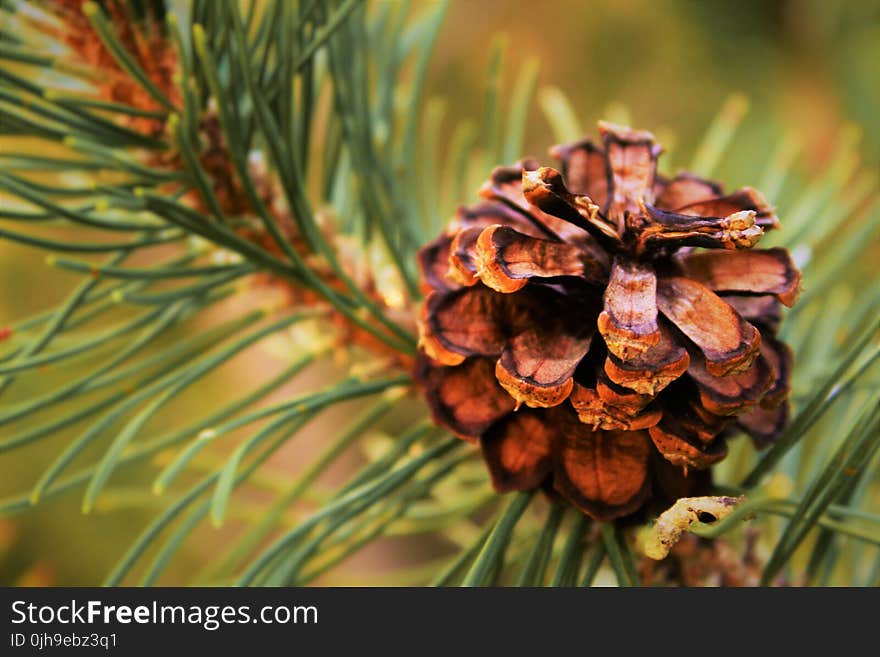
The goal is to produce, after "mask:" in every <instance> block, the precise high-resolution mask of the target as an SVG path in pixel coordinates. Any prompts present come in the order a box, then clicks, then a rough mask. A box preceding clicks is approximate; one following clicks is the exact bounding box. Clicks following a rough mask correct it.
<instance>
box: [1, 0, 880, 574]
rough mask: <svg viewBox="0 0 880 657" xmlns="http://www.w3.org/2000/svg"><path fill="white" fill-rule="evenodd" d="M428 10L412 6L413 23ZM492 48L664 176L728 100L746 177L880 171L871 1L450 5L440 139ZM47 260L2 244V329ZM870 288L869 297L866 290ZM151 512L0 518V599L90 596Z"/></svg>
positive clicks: (533, 133) (204, 543) (54, 298)
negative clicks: (656, 164)
mask: <svg viewBox="0 0 880 657" xmlns="http://www.w3.org/2000/svg"><path fill="white" fill-rule="evenodd" d="M379 1H380V2H392V1H397V0H379ZM430 1H431V0H416V1H415V2H414V3H413V5H414V9H415V10H416V11H418V9H419V5H425V4H429V3H430ZM499 34H501V35H503V38H504V39H505V40H506V54H505V59H504V64H503V68H502V84H503V85H504V86H505V88H506V89H507V90H508V92H509V88H510V86H512V83H513V80H514V79H515V78H516V75H517V72H518V68H519V67H521V66H524V65H526V64H527V62H529V61H536V62H537V63H538V65H539V67H540V69H539V70H540V72H539V77H538V88H539V90H541V89H545V90H546V89H547V88H557V89H559V90H561V91H562V92H564V93H565V94H566V95H567V96H568V98H569V99H570V100H571V101H572V104H573V106H574V108H575V111H576V113H577V118H578V120H579V121H580V122H581V125H582V126H584V127H585V128H590V129H592V126H593V125H594V123H595V121H596V120H597V119H599V118H603V117H607V116H611V117H613V118H620V117H624V118H630V119H631V120H632V122H633V124H634V125H636V126H637V127H642V128H648V129H652V130H654V131H655V132H656V133H657V134H658V135H661V136H662V137H663V138H664V139H665V140H666V141H667V143H668V145H669V146H670V154H669V155H670V157H669V158H665V160H664V163H665V165H666V166H667V167H668V166H671V167H672V168H673V169H675V168H678V167H680V166H684V165H685V164H686V163H687V158H686V157H685V155H686V154H690V153H691V152H692V151H693V148H694V147H695V145H696V143H697V141H698V139H699V138H700V136H701V135H702V134H703V133H704V131H705V129H706V126H707V125H708V124H709V122H710V120H711V118H712V117H713V116H714V115H715V114H716V113H717V112H718V110H719V107H720V106H721V105H722V104H723V102H724V100H725V99H726V98H728V97H730V95H731V94H734V93H741V94H744V95H745V97H747V99H748V101H749V108H750V109H749V114H748V116H747V118H746V119H745V122H744V128H743V129H742V130H741V131H740V132H739V133H738V137H737V139H738V140H739V142H738V144H737V148H736V149H735V153H736V157H740V158H744V159H746V160H747V161H748V162H751V161H752V160H753V161H754V168H755V171H756V172H757V171H760V170H762V168H763V166H764V165H765V164H766V162H767V159H768V158H769V157H770V151H771V150H772V147H773V145H775V144H776V143H777V142H778V140H779V138H780V135H783V134H789V133H790V134H793V135H796V136H797V138H798V141H800V142H801V143H802V144H803V149H802V150H801V151H800V154H799V157H798V160H797V163H796V166H797V168H798V169H800V171H801V173H802V174H803V175H805V176H820V175H821V173H822V170H823V167H824V166H826V165H827V163H828V157H829V154H830V153H831V152H832V151H833V149H834V147H835V144H836V143H837V141H838V140H839V139H840V136H841V134H843V133H844V131H845V130H850V132H849V134H850V135H852V134H853V133H852V128H847V127H846V126H856V128H857V130H858V133H859V136H860V139H861V143H860V150H861V153H862V156H863V162H865V163H867V166H868V167H870V168H871V169H876V165H877V163H878V160H880V120H878V117H880V2H878V1H876V0H850V1H848V2H827V1H825V0H767V1H765V0H737V1H735V2H733V1H730V2H720V1H719V2H708V1H698V0H690V1H689V0H666V1H657V0H590V1H578V0H545V1H544V2H541V3H535V2H534V1H532V0H453V2H452V5H451V7H450V10H449V13H448V15H447V17H446V21H445V25H444V28H443V30H442V31H441V34H440V37H439V40H438V43H437V50H436V53H435V57H434V59H433V62H432V64H431V68H430V70H429V78H428V86H427V97H428V98H429V99H436V100H435V102H436V103H437V104H438V106H442V107H443V109H444V111H445V114H444V116H445V118H444V124H443V125H444V126H446V127H448V128H449V129H451V126H453V125H454V124H455V123H457V122H458V121H461V120H462V119H466V118H469V117H470V118H473V119H475V120H479V117H481V116H482V113H483V111H484V104H485V86H486V75H487V70H488V69H489V59H490V44H492V43H493V39H495V37H496V35H499ZM0 120H2V117H0ZM528 126H529V127H528V132H527V134H526V146H527V148H526V152H527V153H528V154H533V155H536V156H540V157H544V156H545V154H546V148H547V145H548V144H551V143H553V141H554V137H553V131H552V130H551V127H550V125H549V124H548V123H547V121H546V120H545V118H544V115H543V113H542V112H541V110H540V107H539V103H537V102H536V103H534V104H533V107H532V109H531V111H530V114H529V123H528ZM0 147H2V144H0ZM679 154H681V156H679ZM666 170H667V171H668V170H669V169H668V168H667V169H666ZM740 170H744V171H748V167H745V168H742V167H741V168H740ZM729 182H730V183H731V186H735V185H738V184H745V183H748V182H754V181H749V180H747V179H744V180H731V181H729ZM470 200H471V199H469V198H464V199H461V202H469V201H470ZM772 200H773V199H771V201H772ZM0 202H2V200H0ZM782 220H783V223H784V222H785V217H784V216H783V217H782ZM43 258H44V254H43V253H41V252H37V251H34V250H30V249H27V248H25V247H21V246H17V245H13V244H10V243H7V242H2V241H0V327H2V326H5V325H7V324H9V323H11V322H12V321H14V320H15V319H16V318H20V317H24V316H27V315H30V314H32V313H35V312H38V311H40V310H42V309H45V308H47V307H49V306H50V305H54V304H55V303H57V302H58V301H59V300H60V299H62V298H63V296H64V295H65V294H66V293H67V292H68V291H69V290H70V289H71V288H72V286H73V285H75V284H76V282H77V279H76V277H75V276H71V275H65V274H61V273H59V272H57V271H55V270H53V269H52V268H51V267H48V266H44V264H43ZM870 283H871V284H874V285H876V279H874V280H873V281H870ZM270 352H271V350H269V351H267V353H266V354H264V356H263V357H261V358H257V359H254V358H250V359H248V360H246V361H240V360H239V361H233V362H232V363H230V366H229V367H227V368H224V370H223V376H222V377H220V378H219V379H217V378H215V379H212V380H211V381H210V382H208V383H206V384H205V386H203V387H201V388H200V389H199V391H198V394H196V395H193V396H191V397H189V398H187V399H185V400H181V404H179V405H178V406H177V407H176V408H178V409H179V410H178V412H179V413H185V412H186V407H187V405H198V404H202V403H204V402H205V400H208V399H211V398H212V396H213V395H215V394H220V393H221V392H222V391H223V390H225V389H227V388H228V387H229V386H235V385H238V384H239V382H241V381H242V380H243V377H244V378H245V379H246V378H247V377H248V376H249V375H253V374H255V373H256V372H259V373H260V374H261V376H265V372H266V369H267V368H276V369H277V367H278V366H277V365H276V364H273V358H272V354H271V353H270ZM52 376H55V375H54V374H53V375H52ZM61 376H63V375H61ZM311 376H314V377H320V376H322V373H321V372H320V371H317V372H313V373H312V375H311ZM30 385H32V386H33V385H36V384H30ZM34 391H35V388H33V387H32V388H30V392H34ZM28 392H29V390H28V389H24V390H22V391H20V392H19V393H18V394H21V395H26V394H28ZM291 392H292V391H291V390H283V391H279V392H278V395H280V396H283V395H287V394H291ZM343 412H344V411H343ZM167 421H168V420H166V422H167ZM325 422H328V423H330V424H328V425H326V426H325V427H324V428H323V429H322V427H321V426H318V427H317V428H316V429H315V431H313V432H312V433H313V434H314V435H315V436H320V435H321V434H322V432H323V431H324V430H325V429H326V428H327V427H329V426H331V425H332V423H333V418H329V419H326V420H325ZM160 428H161V427H160ZM0 430H2V429H0ZM67 439H69V434H66V435H59V436H57V437H55V438H53V439H52V440H50V441H48V442H45V443H41V444H40V445H39V446H38V447H35V448H33V449H30V450H25V451H15V452H7V453H3V454H0V497H5V496H8V495H12V494H16V493H20V492H21V491H23V490H26V489H27V488H28V486H29V485H31V484H32V483H33V481H34V479H35V478H36V476H38V473H39V472H40V471H41V468H43V467H45V464H46V462H47V458H50V454H54V453H56V452H57V449H58V445H60V444H63V443H64V441H65V440H67ZM301 448H302V449H309V446H308V444H305V445H304V446H302V447H301ZM288 459H289V460H290V461H291V463H285V462H284V461H283V460H282V461H281V462H280V463H278V464H276V466H275V467H276V468H278V471H279V472H280V473H283V471H284V468H285V467H287V466H288V465H289V466H290V467H292V468H293V467H295V464H293V463H292V461H295V459H293V458H292V457H291V456H290V455H288ZM340 467H341V468H345V467H346V464H344V463H343V464H342V465H341V466H340ZM331 476H332V474H331ZM131 481H132V496H136V495H138V493H135V492H134V491H135V490H136V489H137V490H141V491H143V490H144V489H148V486H147V485H145V484H146V483H147V482H148V481H149V479H148V478H147V477H146V476H143V477H139V475H138V474H137V473H136V472H135V473H133V474H132V480H131ZM124 492H125V491H122V492H121V493H120V494H123V493H124ZM123 498H124V495H123ZM159 503H160V502H159V501H157V500H153V501H151V500H150V498H149V494H148V492H147V493H144V494H143V499H142V500H141V499H139V498H138V499H134V497H132V498H131V499H122V500H121V501H120V503H119V505H118V506H116V507H115V508H114V506H113V505H112V504H111V505H110V506H108V507H107V508H104V509H101V510H99V511H100V512H98V513H93V514H91V515H88V516H83V515H81V514H80V513H79V499H78V497H77V496H75V495H73V496H68V497H64V498H62V499H58V500H53V501H51V502H50V503H48V504H46V505H45V506H44V507H42V508H41V510H39V511H38V512H33V513H29V514H26V515H23V516H18V517H15V518H12V519H0V584H17V585H23V584H52V583H55V584H68V585H77V584H93V583H96V582H98V581H100V580H101V578H102V576H103V575H105V574H106V572H107V569H108V564H112V563H113V562H115V561H116V559H118V558H119V556H120V554H121V552H122V550H123V549H124V547H125V545H126V544H127V542H128V541H130V540H132V538H133V537H134V536H135V535H136V534H137V532H138V530H139V528H140V527H141V526H142V525H143V522H144V519H145V518H147V517H148V516H149V515H151V514H152V513H153V512H154V510H155V508H157V507H156V505H157V504H159ZM222 540H223V536H222V534H219V533H217V532H203V533H201V534H197V539H196V540H195V541H194V542H192V543H191V544H189V545H188V546H187V548H186V551H185V553H184V554H183V555H182V559H180V560H179V563H178V564H177V565H176V566H175V569H176V570H177V571H178V572H184V571H185V570H186V569H187V568H188V567H190V566H191V565H192V564H196V563H198V562H199V561H200V560H201V559H203V557H204V555H206V554H210V553H211V552H212V551H213V550H214V549H215V547H216V546H217V545H218V543H219V542H222ZM383 545H384V547H382V548H380V549H379V550H378V551H376V550H374V551H373V552H372V553H368V554H367V555H365V556H364V557H362V558H361V562H360V563H359V565H358V567H359V568H361V569H362V570H363V569H364V568H365V567H369V566H370V565H371V564H373V565H375V566H376V567H377V568H380V567H381V564H382V563H383V561H385V556H387V555H383V553H382V550H386V551H393V552H394V555H395V560H397V561H399V560H400V559H401V558H405V556H406V552H407V546H406V545H395V544H394V543H393V542H392V543H385V544H383ZM171 577H172V579H173V571H172V575H171ZM380 579H381V578H380ZM362 581H364V582H368V579H364V580H362ZM374 583H378V582H374Z"/></svg>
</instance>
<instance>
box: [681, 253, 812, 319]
mask: <svg viewBox="0 0 880 657" xmlns="http://www.w3.org/2000/svg"><path fill="white" fill-rule="evenodd" d="M679 264H680V266H681V270H682V274H683V275H684V276H687V277H688V278H692V279H694V280H697V281H700V282H701V283H702V284H703V285H705V286H706V287H708V288H710V289H712V290H715V291H716V292H750V293H755V294H772V295H774V296H775V297H776V298H777V299H779V301H781V302H782V303H784V304H785V305H786V306H791V305H793V304H794V302H795V301H796V300H797V297H798V293H799V291H800V283H801V273H800V271H799V270H798V268H797V267H796V266H795V264H794V262H792V259H791V256H790V255H789V253H788V251H786V250H785V249H778V248H776V249H755V250H752V251H707V252H703V253H689V254H687V255H685V256H683V257H682V258H680V260H679Z"/></svg>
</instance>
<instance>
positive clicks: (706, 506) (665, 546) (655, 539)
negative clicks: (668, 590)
mask: <svg viewBox="0 0 880 657" xmlns="http://www.w3.org/2000/svg"><path fill="white" fill-rule="evenodd" d="M742 499H743V498H741V497H683V498H681V499H680V500H678V501H676V503H675V504H673V505H672V506H671V507H670V508H668V509H667V510H666V511H664V512H663V513H661V514H660V517H658V518H657V521H656V522H655V523H654V524H653V525H652V526H650V527H646V528H645V529H644V530H643V531H642V532H640V533H639V537H638V543H639V546H640V547H641V549H642V552H643V553H644V555H645V556H646V557H648V558H650V559H655V560H658V561H659V560H660V559H665V558H666V557H667V555H668V554H669V552H670V550H672V548H673V546H675V544H676V543H678V541H679V539H681V535H682V534H683V533H684V532H685V531H687V530H689V529H690V528H691V526H692V525H693V524H694V523H697V522H717V521H719V520H723V519H724V518H726V517H727V516H729V515H730V514H731V513H733V510H734V509H735V508H736V506H737V504H739V503H740V502H741V501H742Z"/></svg>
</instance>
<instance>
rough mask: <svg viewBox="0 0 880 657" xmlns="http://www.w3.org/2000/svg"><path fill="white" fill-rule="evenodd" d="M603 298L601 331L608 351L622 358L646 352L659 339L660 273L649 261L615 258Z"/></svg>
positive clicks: (626, 358)
mask: <svg viewBox="0 0 880 657" xmlns="http://www.w3.org/2000/svg"><path fill="white" fill-rule="evenodd" d="M604 301H605V307H604V310H602V313H601V314H600V315H599V322H598V326H599V332H600V333H601V334H602V337H603V338H605V344H606V345H607V347H608V351H610V352H611V353H612V354H614V355H615V356H617V357H618V358H619V359H620V360H622V361H624V362H625V361H628V360H632V359H633V358H636V357H638V356H643V355H644V354H645V353H646V352H647V351H648V350H649V349H651V347H653V346H655V345H656V344H657V343H659V342H660V327H659V326H658V324H657V277H656V276H655V275H654V269H653V268H652V267H651V266H650V265H648V264H644V263H639V262H636V261H634V260H628V259H624V258H621V257H617V258H615V259H614V264H613V265H612V267H611V278H610V280H609V281H608V287H607V288H605V299H604Z"/></svg>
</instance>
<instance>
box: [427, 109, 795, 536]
mask: <svg viewBox="0 0 880 657" xmlns="http://www.w3.org/2000/svg"><path fill="white" fill-rule="evenodd" d="M599 131H600V133H601V135H602V142H603V145H602V147H599V146H597V145H595V144H593V143H592V142H590V141H589V140H584V141H580V142H577V143H574V144H570V145H567V146H562V147H557V148H555V149H553V151H552V153H553V155H555V156H556V157H557V158H558V159H559V160H561V162H562V172H561V173H560V172H559V171H556V170H555V169H552V168H549V167H539V166H538V164H537V162H534V161H532V160H525V161H522V162H520V163H519V164H517V165H516V166H513V167H503V168H498V169H496V170H495V171H494V172H493V173H492V176H491V178H490V180H489V182H488V183H487V184H486V185H485V186H484V187H483V189H482V190H481V196H483V197H484V198H485V199H486V201H485V202H483V203H481V204H479V205H476V206H473V207H471V208H463V209H461V210H459V212H458V215H457V217H456V220H455V221H454V223H453V225H452V226H451V227H450V228H449V229H448V230H447V231H446V232H445V233H444V234H442V235H441V236H440V237H438V238H437V239H436V240H434V241H433V242H431V243H429V244H427V245H426V246H425V247H424V248H423V249H422V250H421V251H420V253H419V261H420V265H421V270H422V276H423V285H424V287H425V290H426V292H427V293H428V296H427V298H426V299H425V303H424V306H423V309H422V316H421V324H420V356H419V360H418V363H417V366H416V378H417V380H418V381H419V382H420V383H421V384H422V386H423V388H424V391H425V395H426V397H427V400H428V403H429V405H430V407H431V410H432V413H433V416H434V419H435V421H436V422H437V423H438V424H441V425H444V426H447V427H449V428H450V429H451V430H452V431H454V432H455V433H456V434H457V435H459V436H460V437H462V438H464V439H466V440H469V441H472V442H476V443H479V445H480V447H481V449H482V452H483V456H484V457H485V460H486V463H487V465H488V467H489V471H490V473H491V475H492V480H493V483H494V485H495V488H496V489H497V490H498V491H510V490H524V489H531V488H535V487H538V486H542V485H545V486H547V487H548V488H549V487H551V486H552V488H553V489H555V491H556V492H557V493H558V494H560V495H562V496H563V497H565V498H567V499H568V500H569V501H571V502H572V503H573V504H575V505H576V506H577V507H579V508H580V509H582V510H583V511H584V512H585V513H587V514H589V515H590V516H592V517H594V518H596V519H600V520H609V519H613V518H618V517H621V516H626V515H629V514H632V513H634V512H636V511H638V510H639V509H641V508H643V507H644V506H645V504H646V503H647V502H649V501H651V500H658V501H661V500H662V501H666V500H669V499H674V498H677V497H681V496H683V495H688V494H693V492H694V490H693V489H694V485H695V482H697V481H705V480H706V478H705V477H695V475H694V474H693V473H691V474H690V476H689V475H688V471H689V470H703V469H706V468H708V467H709V466H711V465H712V464H714V463H717V462H718V461H720V460H721V459H723V458H724V456H725V455H726V453H727V448H726V445H725V441H724V435H726V434H729V433H730V432H731V431H732V430H733V429H734V428H735V427H736V426H738V427H739V428H741V429H743V430H745V431H746V432H747V433H749V434H750V435H751V436H752V437H753V439H754V440H755V441H756V443H758V444H766V443H767V442H769V441H772V440H773V439H774V438H775V437H777V436H778V435H779V433H780V432H781V431H782V429H783V428H784V427H785V425H786V422H787V420H788V402H787V396H788V392H789V375H790V370H791V365H792V356H791V353H790V351H789V349H788V347H786V346H785V345H784V344H782V343H781V342H779V341H778V340H777V339H776V338H775V337H774V336H775V333H776V329H777V327H778V323H779V318H780V308H779V304H780V303H783V304H785V305H791V304H792V303H793V302H794V301H795V299H796V298H797V294H798V289H799V285H800V272H799V271H798V270H797V268H796V267H795V266H794V264H793V263H792V261H791V258H790V257H789V254H788V253H787V252H786V251H785V250H783V249H766V250H761V249H755V250H749V249H751V248H752V247H753V246H754V245H755V244H756V243H757V242H758V240H759V239H760V238H761V236H762V235H763V232H764V230H769V229H772V228H776V227H778V225H779V222H778V220H777V218H776V216H775V215H774V213H773V209H772V208H771V207H770V206H769V205H768V204H767V202H766V201H765V200H764V198H763V197H762V196H761V194H759V193H758V192H757V191H755V190H753V189H750V188H743V189H740V190H737V191H735V192H734V193H732V194H727V195H725V194H724V193H723V191H722V189H721V186H720V185H718V184H717V183H714V182H710V181H708V180H703V179H701V178H698V177H696V176H694V175H692V174H689V173H681V174H679V175H677V176H676V177H675V178H672V179H667V178H663V177H661V176H659V175H657V174H656V162H657V156H658V155H659V154H660V152H661V149H660V147H659V146H657V144H656V143H655V142H654V138H653V135H651V133H649V132H642V131H635V130H631V129H628V128H622V127H618V126H614V125H611V124H607V123H600V124H599ZM703 249H713V250H703ZM659 455H662V457H665V459H664V458H659Z"/></svg>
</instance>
